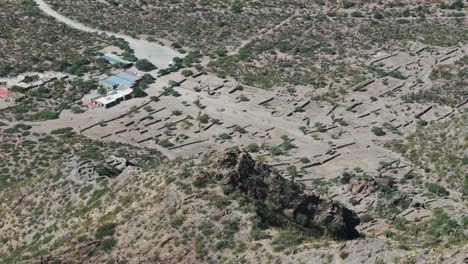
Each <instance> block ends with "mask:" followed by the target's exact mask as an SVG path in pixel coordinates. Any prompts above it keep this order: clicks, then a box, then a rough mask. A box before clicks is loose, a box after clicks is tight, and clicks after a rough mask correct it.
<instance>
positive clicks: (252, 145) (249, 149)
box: [244, 143, 259, 152]
mask: <svg viewBox="0 0 468 264" xmlns="http://www.w3.org/2000/svg"><path fill="white" fill-rule="evenodd" d="M258 149H259V147H258V145H257V144H255V143H250V144H249V145H247V146H246V147H245V148H244V151H246V152H258Z"/></svg>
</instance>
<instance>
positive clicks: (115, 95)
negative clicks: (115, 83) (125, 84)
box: [92, 88, 133, 108]
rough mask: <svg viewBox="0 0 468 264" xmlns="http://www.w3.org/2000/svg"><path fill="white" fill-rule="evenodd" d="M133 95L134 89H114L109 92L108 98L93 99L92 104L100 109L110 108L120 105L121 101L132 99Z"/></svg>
mask: <svg viewBox="0 0 468 264" xmlns="http://www.w3.org/2000/svg"><path fill="white" fill-rule="evenodd" d="M132 93H133V89H132V88H127V89H124V90H118V89H114V90H112V91H110V92H108V93H107V95H106V96H103V97H99V98H95V99H93V100H92V103H95V104H96V105H97V106H98V107H105V108H109V107H111V106H114V105H116V104H118V103H120V102H121V101H125V100H127V99H130V98H131V97H132Z"/></svg>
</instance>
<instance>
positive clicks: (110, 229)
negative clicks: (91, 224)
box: [95, 223, 117, 239]
mask: <svg viewBox="0 0 468 264" xmlns="http://www.w3.org/2000/svg"><path fill="white" fill-rule="evenodd" d="M116 227H117V224H115V223H105V224H102V225H101V226H99V227H98V228H97V230H96V235H95V236H96V239H102V238H104V237H106V236H113V235H114V233H115V228H116Z"/></svg>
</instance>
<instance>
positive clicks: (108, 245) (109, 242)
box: [101, 238, 117, 251]
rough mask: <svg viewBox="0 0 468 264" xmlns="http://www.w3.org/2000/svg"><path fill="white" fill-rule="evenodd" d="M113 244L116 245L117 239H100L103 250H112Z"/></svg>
mask: <svg viewBox="0 0 468 264" xmlns="http://www.w3.org/2000/svg"><path fill="white" fill-rule="evenodd" d="M115 245H117V241H116V240H115V239H113V238H109V239H104V240H103V241H101V249H102V250H104V251H112V249H113V248H114V247H115Z"/></svg>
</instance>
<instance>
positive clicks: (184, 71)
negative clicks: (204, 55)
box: [182, 70, 193, 77]
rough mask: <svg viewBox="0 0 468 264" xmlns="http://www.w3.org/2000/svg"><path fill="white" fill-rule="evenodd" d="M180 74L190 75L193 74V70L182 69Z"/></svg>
mask: <svg viewBox="0 0 468 264" xmlns="http://www.w3.org/2000/svg"><path fill="white" fill-rule="evenodd" d="M182 75H183V76H184V77H189V76H192V75H193V71H191V70H183V71H182Z"/></svg>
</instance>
